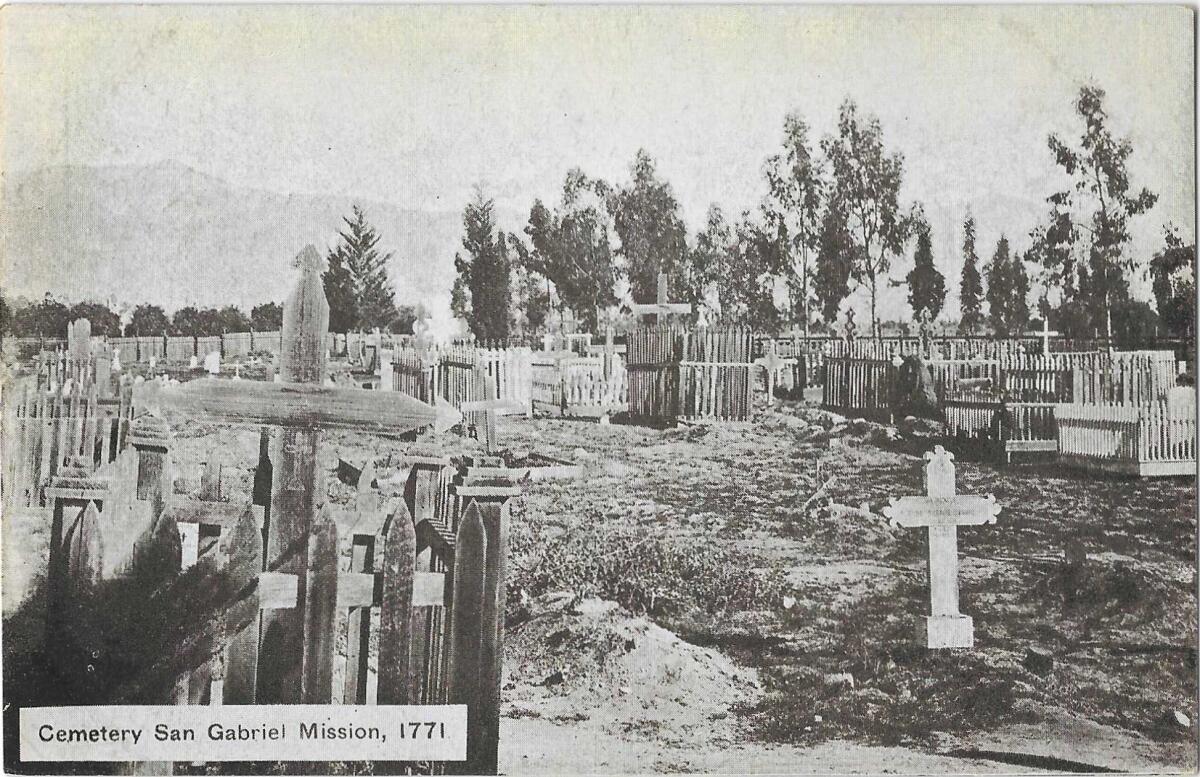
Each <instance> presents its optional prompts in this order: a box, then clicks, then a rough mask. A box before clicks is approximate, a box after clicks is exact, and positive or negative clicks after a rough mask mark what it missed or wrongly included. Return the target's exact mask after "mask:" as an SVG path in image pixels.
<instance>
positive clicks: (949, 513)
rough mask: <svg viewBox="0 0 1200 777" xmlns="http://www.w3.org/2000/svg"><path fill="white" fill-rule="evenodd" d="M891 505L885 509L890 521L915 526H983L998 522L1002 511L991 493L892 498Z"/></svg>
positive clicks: (899, 524)
mask: <svg viewBox="0 0 1200 777" xmlns="http://www.w3.org/2000/svg"><path fill="white" fill-rule="evenodd" d="M891 502H892V504H891V506H890V507H885V508H883V514H884V515H885V516H887V519H888V523H889V524H891V525H892V526H900V527H904V528H913V527H916V526H979V525H982V524H985V523H995V522H996V516H998V515H999V514H1000V505H998V504H996V497H994V496H992V495H991V494H988V495H987V496H952V497H942V498H939V497H928V496H902V497H900V498H899V499H892V500H891Z"/></svg>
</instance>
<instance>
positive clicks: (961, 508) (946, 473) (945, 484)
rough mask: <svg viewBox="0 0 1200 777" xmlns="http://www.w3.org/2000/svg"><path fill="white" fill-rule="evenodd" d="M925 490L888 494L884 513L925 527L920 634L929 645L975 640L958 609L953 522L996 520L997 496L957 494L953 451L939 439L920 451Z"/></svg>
mask: <svg viewBox="0 0 1200 777" xmlns="http://www.w3.org/2000/svg"><path fill="white" fill-rule="evenodd" d="M925 460H926V462H927V463H926V464H925V493H926V496H903V497H900V498H899V499H892V500H891V501H892V504H891V506H890V507H885V508H884V510H883V514H884V515H885V516H887V518H888V521H889V523H891V524H892V525H893V526H903V527H904V528H912V527H917V526H926V527H928V528H929V604H930V614H929V616H927V617H926V618H925V640H926V645H927V646H928V647H930V648H969V647H974V646H975V624H974V622H973V621H972V620H971V617H970V616H968V615H963V614H962V613H961V612H959V610H958V527H959V526H979V525H981V524H985V523H995V522H996V516H997V515H999V514H1000V506H999V505H997V504H996V497H994V496H992V495H991V494H988V495H987V496H959V495H956V493H955V485H954V454H952V453H950V452H949V451H947V450H945V449H944V448H942V446H940V445H938V446H937V447H935V448H934V449H933V451H932V452H931V453H926V454H925Z"/></svg>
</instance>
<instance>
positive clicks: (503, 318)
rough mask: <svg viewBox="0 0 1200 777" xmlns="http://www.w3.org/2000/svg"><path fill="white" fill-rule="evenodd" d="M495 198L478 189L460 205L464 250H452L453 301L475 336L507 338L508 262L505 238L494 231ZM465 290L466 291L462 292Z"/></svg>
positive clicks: (484, 338)
mask: <svg viewBox="0 0 1200 777" xmlns="http://www.w3.org/2000/svg"><path fill="white" fill-rule="evenodd" d="M495 204H496V203H495V201H494V200H489V199H485V198H484V196H483V192H482V190H480V189H476V190H475V200H474V201H473V202H469V203H467V206H466V208H464V209H463V231H464V234H463V241H462V244H463V249H464V250H465V253H464V254H455V256H454V268H455V269H456V270H457V271H458V280H457V281H456V282H455V287H456V288H457V289H458V293H457V295H456V302H457V305H458V307H459V308H460V309H461V310H463V311H464V312H465V313H466V319H467V325H468V326H469V327H470V329H471V333H472V334H473V335H475V339H476V340H480V341H483V340H504V339H507V338H508V332H509V315H508V306H509V299H510V296H511V281H510V275H511V272H512V268H511V262H510V261H509V256H508V241H507V239H506V238H505V236H504V235H503V234H502V233H498V232H497V231H496V219H495V214H494V210H495ZM464 292H465V293H464Z"/></svg>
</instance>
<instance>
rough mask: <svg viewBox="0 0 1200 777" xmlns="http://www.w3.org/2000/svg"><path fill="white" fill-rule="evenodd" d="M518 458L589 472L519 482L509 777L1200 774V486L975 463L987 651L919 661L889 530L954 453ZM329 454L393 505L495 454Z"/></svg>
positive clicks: (776, 414) (181, 448) (854, 450)
mask: <svg viewBox="0 0 1200 777" xmlns="http://www.w3.org/2000/svg"><path fill="white" fill-rule="evenodd" d="M175 433H176V446H175V449H174V451H173V455H174V456H175V457H176V460H177V461H178V462H179V463H180V467H181V472H182V473H183V477H184V479H185V480H187V479H189V478H191V479H194V480H195V481H196V482H197V483H198V480H199V473H200V469H199V466H200V464H199V463H200V462H201V461H203V460H205V459H206V458H207V456H208V455H210V452H211V451H215V452H218V453H219V455H220V456H221V459H222V461H223V462H225V464H226V467H227V469H226V474H225V476H224V478H225V480H226V486H225V488H226V490H227V491H244V492H245V493H248V492H249V483H250V480H249V478H250V473H249V468H250V467H252V466H253V465H254V461H255V458H256V455H257V433H256V432H255V431H254V430H252V429H233V428H229V427H219V426H215V425H205V424H198V423H194V422H190V423H187V424H180V425H176V426H175ZM500 435H501V437H500V439H501V440H502V441H503V444H504V445H505V446H506V447H507V448H508V450H509V452H510V454H511V455H513V456H516V457H521V456H525V455H528V454H531V453H536V454H538V455H541V456H549V457H554V458H557V459H561V460H564V461H570V462H574V463H577V464H581V465H583V469H584V473H583V476H582V477H579V478H576V479H573V480H568V481H548V482H537V483H528V484H527V486H526V493H525V495H524V496H523V497H522V498H520V499H518V500H517V503H516V504H515V506H514V510H513V522H512V532H511V539H512V552H511V558H510V567H509V612H508V619H507V622H508V639H507V642H506V661H505V673H506V674H505V684H504V710H503V716H504V718H503V720H502V752H501V770H502V771H503V772H505V773H511V774H515V773H530V772H540V773H551V772H554V773H564V772H575V773H597V772H599V773H616V772H646V771H661V772H671V771H705V772H727V773H728V772H738V773H746V772H821V773H832V772H882V771H888V772H921V773H927V772H928V773H935V772H938V773H940V772H964V771H965V772H996V771H1000V772H1028V771H1037V770H1050V771H1062V770H1067V771H1078V770H1086V771H1103V770H1122V771H1125V770H1130V771H1176V772H1191V771H1194V770H1195V769H1196V767H1197V753H1196V743H1195V725H1196V724H1195V721H1196V701H1195V699H1196V693H1197V688H1196V680H1195V678H1196V629H1197V609H1196V586H1197V580H1196V571H1195V554H1196V545H1195V543H1196V518H1195V510H1196V504H1195V496H1194V487H1195V483H1194V481H1193V480H1191V479H1187V480H1179V479H1175V480H1155V481H1136V480H1125V481H1114V480H1102V479H1097V478H1093V477H1089V476H1085V475H1082V474H1078V473H1074V472H1071V471H1068V470H1062V469H1058V468H1055V467H1053V466H1050V465H1046V464H1030V465H1018V466H1013V467H1002V466H999V465H994V464H991V463H986V462H979V461H971V460H970V459H969V458H968V457H964V456H962V455H961V454H962V452H958V453H959V454H960V458H959V461H958V483H959V492H960V493H993V494H995V496H996V499H997V500H998V502H999V503H1000V505H1001V506H1002V508H1003V511H1002V513H1001V514H1000V518H999V523H998V524H997V525H994V526H983V527H971V528H967V529H965V530H962V531H960V540H959V542H960V555H961V558H962V562H963V565H962V571H961V584H962V609H963V611H964V612H965V613H967V614H970V615H973V616H974V618H975V628H976V648H975V649H974V650H972V651H953V652H929V651H926V650H924V649H922V648H921V647H920V646H919V645H918V643H917V641H916V639H915V636H914V635H915V633H916V629H917V622H918V616H920V615H922V614H923V613H924V612H925V611H926V609H927V607H928V594H927V588H926V574H925V548H926V545H925V535H924V532H923V531H920V530H907V531H906V530H900V529H893V528H891V527H889V526H888V525H887V522H886V520H885V519H884V518H883V517H882V516H881V515H880V510H881V509H882V507H883V506H885V505H886V504H887V499H888V497H892V496H899V495H903V494H917V493H920V492H921V490H922V479H921V463H922V460H921V458H920V454H921V453H922V452H924V451H925V450H929V449H931V448H932V446H933V445H934V444H935V442H937V440H936V439H935V438H933V437H929V436H923V435H922V434H920V430H910V429H908V428H907V427H905V426H904V425H901V430H900V431H899V432H897V431H896V430H895V429H891V430H889V429H888V428H885V427H882V426H879V425H875V424H870V423H867V422H863V421H846V419H842V418H840V417H837V416H834V415H832V414H829V413H826V412H824V411H821V410H820V409H818V408H816V407H813V406H811V405H806V404H804V403H785V404H784V405H782V406H779V407H776V408H772V409H770V410H767V409H765V408H763V409H762V412H761V413H760V414H759V416H758V417H757V418H756V419H755V421H754V422H753V423H751V424H738V425H727V426H721V425H711V426H681V427H678V428H673V429H651V428H647V427H642V426H632V425H621V424H612V425H599V424H596V423H594V422H586V421H571V420H558V419H535V420H532V421H531V420H526V419H518V418H508V419H503V420H502V421H501V423H500ZM326 440H327V444H326V445H325V447H324V449H323V462H322V463H323V465H324V466H325V467H326V469H327V471H328V472H330V473H332V472H333V471H334V470H335V468H336V465H337V459H338V457H339V456H341V457H343V458H345V459H347V460H349V461H351V462H353V463H355V464H359V463H361V462H362V461H364V460H365V459H367V458H368V457H369V458H371V459H373V460H374V462H375V465H376V467H377V470H378V473H379V477H380V480H381V482H382V485H383V488H385V489H390V490H394V491H395V492H397V493H398V492H399V488H400V485H399V483H400V480H401V477H399V476H400V475H402V474H403V472H402V470H401V466H400V465H401V457H402V456H403V455H404V454H405V453H406V452H408V453H411V452H418V451H419V452H441V453H446V454H450V455H461V454H463V453H478V452H479V451H480V449H481V448H480V445H479V443H478V442H477V441H475V440H471V439H464V438H462V437H459V436H457V435H454V434H450V435H444V436H441V437H440V438H432V437H423V438H421V439H420V440H419V441H418V442H416V443H404V442H399V441H395V440H385V439H382V438H373V437H367V436H362V435H350V434H342V433H337V432H331V433H329V434H328V435H327V437H326ZM392 475H397V477H396V478H395V482H391V481H390V480H389V478H390V477H391V476H392ZM330 481H331V482H332V484H333V485H332V486H331V489H332V491H331V493H332V498H333V499H335V500H338V501H342V500H345V499H348V497H349V489H348V487H346V486H343V485H342V484H340V483H338V482H337V481H336V479H334V478H333V477H332V474H331V476H330ZM864 503H865V509H864ZM7 521H10V518H6V522H7ZM14 529H16V526H15V524H14V525H10V526H9V532H8V533H7V534H6V535H5V538H6V540H10V541H12V542H15V543H17V544H18V545H22V546H24V547H18V548H17V553H15V554H14V553H13V549H12V548H6V553H5V556H6V566H9V565H10V564H11V563H12V562H11V559H12V558H13V557H14V555H16V556H19V557H20V558H21V561H22V563H20V564H18V565H17V566H18V567H21V568H22V569H23V571H21V572H17V573H14V572H13V570H12V569H11V568H9V569H7V570H6V579H5V592H4V597H5V606H6V611H7V610H8V609H9V608H10V607H12V606H13V604H14V599H15V600H16V601H19V599H20V597H21V592H20V590H17V589H18V588H19V586H20V585H21V583H20V581H21V580H23V579H28V580H29V581H36V577H37V575H36V573H34V572H32V571H30V570H28V569H24V567H25V566H29V567H31V568H36V567H37V561H36V560H35V559H38V558H39V556H40V555H41V550H40V547H39V536H40V533H39V532H36V531H33V530H32V528H30V529H29V530H28V531H23V530H20V529H16V530H15V531H14ZM14 538H15V539H14ZM40 541H41V545H44V538H41V540H40ZM26 560H29V563H28V564H26V563H24V562H26Z"/></svg>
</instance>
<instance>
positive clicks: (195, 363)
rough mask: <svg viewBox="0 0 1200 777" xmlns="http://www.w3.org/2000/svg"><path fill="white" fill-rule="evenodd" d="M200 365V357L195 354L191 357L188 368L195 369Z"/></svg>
mask: <svg viewBox="0 0 1200 777" xmlns="http://www.w3.org/2000/svg"><path fill="white" fill-rule="evenodd" d="M199 366H200V360H199V359H197V358H196V357H195V356H193V357H191V358H190V359H188V368H189V369H193V370H194V369H196V368H197V367H199Z"/></svg>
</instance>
